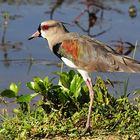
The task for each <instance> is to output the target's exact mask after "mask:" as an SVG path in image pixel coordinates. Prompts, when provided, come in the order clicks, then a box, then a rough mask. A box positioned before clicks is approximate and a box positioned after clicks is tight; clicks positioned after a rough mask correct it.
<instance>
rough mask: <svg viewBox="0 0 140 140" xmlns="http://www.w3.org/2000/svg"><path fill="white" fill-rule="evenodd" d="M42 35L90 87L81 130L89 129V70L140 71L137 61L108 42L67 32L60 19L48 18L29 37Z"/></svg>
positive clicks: (91, 94) (52, 48)
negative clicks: (85, 117)
mask: <svg viewBox="0 0 140 140" xmlns="http://www.w3.org/2000/svg"><path fill="white" fill-rule="evenodd" d="M36 37H43V38H45V39H46V40H47V41H48V45H49V48H50V50H51V51H52V52H53V53H54V54H55V55H56V56H58V58H60V59H61V60H62V61H63V62H64V63H65V64H66V65H67V66H69V67H71V68H74V69H76V70H77V71H78V72H79V73H80V74H81V75H82V77H83V79H84V80H85V82H86V85H87V87H88V89H89V97H90V105H89V111H88V116H87V123H86V127H85V131H84V133H86V132H87V131H89V130H90V117H91V112H92V104H93V100H94V91H93V85H92V81H91V78H90V76H89V73H91V72H94V71H95V72H129V73H134V72H140V62H138V61H136V60H134V59H131V58H129V57H126V56H122V55H119V54H117V53H116V52H115V51H114V50H113V49H112V48H111V47H109V46H108V45H106V44H104V43H102V42H100V41H98V40H96V39H95V38H90V37H89V36H85V35H80V34H79V33H75V32H69V31H68V30H67V29H66V28H65V26H64V25H63V23H62V22H59V21H56V20H48V21H44V22H42V23H40V24H39V27H38V29H37V31H36V32H35V33H34V34H33V35H32V36H31V37H30V38H29V40H31V39H33V38H36Z"/></svg>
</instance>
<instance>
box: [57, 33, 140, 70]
mask: <svg viewBox="0 0 140 140" xmlns="http://www.w3.org/2000/svg"><path fill="white" fill-rule="evenodd" d="M58 53H59V55H61V56H63V57H65V58H67V59H69V60H70V61H72V62H73V63H74V64H75V65H76V67H77V69H83V70H86V71H88V72H92V71H97V72H140V63H139V62H137V61H135V60H133V59H131V58H128V57H125V56H122V55H119V54H117V53H116V52H115V51H114V50H113V49H112V48H111V47H109V46H108V45H106V44H104V43H102V42H100V41H97V40H96V39H92V38H90V37H88V36H84V35H80V34H78V33H72V32H71V33H67V34H65V36H64V37H63V38H62V39H60V47H59V49H58Z"/></svg>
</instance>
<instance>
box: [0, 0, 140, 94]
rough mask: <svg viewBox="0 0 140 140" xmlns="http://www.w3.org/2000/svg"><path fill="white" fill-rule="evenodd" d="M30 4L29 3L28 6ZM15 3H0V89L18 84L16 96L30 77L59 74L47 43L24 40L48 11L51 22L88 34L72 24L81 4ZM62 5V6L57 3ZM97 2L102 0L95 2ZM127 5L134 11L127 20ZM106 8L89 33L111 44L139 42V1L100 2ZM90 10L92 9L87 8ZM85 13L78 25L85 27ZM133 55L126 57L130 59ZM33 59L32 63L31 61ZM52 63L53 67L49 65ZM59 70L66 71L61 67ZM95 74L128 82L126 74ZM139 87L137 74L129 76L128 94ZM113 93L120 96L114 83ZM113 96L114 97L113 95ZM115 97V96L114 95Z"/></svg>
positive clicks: (121, 90)
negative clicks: (115, 42) (63, 23)
mask: <svg viewBox="0 0 140 140" xmlns="http://www.w3.org/2000/svg"><path fill="white" fill-rule="evenodd" d="M29 2H30V3H29ZM29 2H27V1H26V0H25V1H21V2H20V1H19V3H15V2H13V3H12V2H11V4H8V2H7V1H6V2H4V3H2V2H1V3H0V13H1V17H0V40H1V43H2V37H3V36H4V39H5V40H4V43H5V45H4V46H3V45H2V44H1V45H0V81H1V82H0V90H3V89H4V88H7V87H9V84H10V83H11V82H15V83H19V82H20V83H21V91H20V94H24V93H26V92H28V93H29V91H28V90H27V89H26V87H25V83H26V82H28V81H31V80H32V78H33V77H34V76H40V77H42V78H43V77H45V76H49V77H50V78H52V77H55V75H54V74H52V73H53V72H56V71H60V67H58V66H57V64H58V63H60V61H59V60H58V58H57V57H56V56H54V54H52V53H51V52H50V50H49V49H48V46H47V42H46V41H45V40H44V39H35V40H32V41H28V40H27V39H28V37H29V36H30V35H31V34H32V33H33V32H35V31H36V29H37V28H38V25H39V23H40V22H41V21H44V20H47V19H50V17H51V14H50V11H53V10H52V9H55V11H54V12H53V19H57V20H61V21H64V22H66V23H69V24H67V25H66V26H67V28H68V29H69V30H70V31H74V32H79V33H81V34H88V33H87V32H84V31H83V30H81V28H79V27H78V26H77V25H76V24H75V23H74V22H73V21H74V19H75V18H76V16H78V15H79V14H80V13H81V12H82V11H84V9H86V5H85V4H82V3H81V1H80V0H78V1H70V0H66V1H63V0H57V2H60V3H59V4H60V5H57V6H56V5H55V4H56V3H55V2H56V1H55V0H53V1H51V0H48V1H43V0H40V1H29ZM61 2H62V4H61ZM98 2H101V3H102V1H98ZM131 5H135V6H136V8H137V10H138V11H137V16H136V17H135V18H131V17H130V16H129V14H128V9H129V7H130V6H131ZM104 6H105V7H106V8H111V9H112V10H106V9H105V10H103V16H101V14H102V13H101V10H100V11H99V12H98V13H97V17H99V19H98V20H97V22H96V25H95V26H94V28H91V31H90V33H91V34H92V35H93V34H94V35H96V34H98V33H100V32H102V31H105V30H107V31H106V32H105V33H104V34H102V35H100V36H97V37H96V38H97V39H99V40H101V41H103V42H105V43H108V44H111V41H112V40H122V41H127V42H131V43H133V44H135V42H138V44H139V42H140V27H139V23H140V8H139V7H140V2H138V1H137V0H135V1H134V0H133V1H132V0H129V1H128V0H127V1H123V2H122V1H117V0H115V1H109V0H106V1H104ZM91 10H92V9H91ZM7 12H8V15H10V17H9V18H10V19H9V20H8V24H7V25H6V29H5V35H4V21H5V20H4V18H3V17H2V15H3V13H7ZM87 21H88V14H87V13H85V14H84V15H83V16H81V19H80V25H81V26H82V27H85V28H88V22H87ZM132 54H133V53H131V54H130V56H132ZM135 58H136V59H137V60H140V49H139V48H137V51H136V54H135ZM32 60H35V61H32ZM53 64H56V65H53ZM63 70H69V68H67V67H64V69H63ZM97 75H100V76H102V77H103V79H107V78H109V79H110V80H112V81H124V80H127V79H128V76H129V74H122V73H118V74H115V73H112V74H109V73H106V74H105V73H94V74H93V75H92V77H93V79H95V77H96V76H97ZM139 88H140V75H139V74H131V76H130V81H129V89H128V91H129V92H131V91H132V92H133V91H135V90H136V89H139ZM110 90H112V91H113V92H114V94H115V91H117V92H118V93H120V94H121V92H123V87H122V85H120V84H117V85H116V86H115V88H114V89H112V88H110ZM115 95H116V94H115ZM116 96H119V95H116Z"/></svg>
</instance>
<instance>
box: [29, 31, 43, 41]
mask: <svg viewBox="0 0 140 140" xmlns="http://www.w3.org/2000/svg"><path fill="white" fill-rule="evenodd" d="M36 37H40V32H39V31H36V32H35V33H33V34H32V35H31V36H30V37H29V38H28V40H31V39H33V38H36Z"/></svg>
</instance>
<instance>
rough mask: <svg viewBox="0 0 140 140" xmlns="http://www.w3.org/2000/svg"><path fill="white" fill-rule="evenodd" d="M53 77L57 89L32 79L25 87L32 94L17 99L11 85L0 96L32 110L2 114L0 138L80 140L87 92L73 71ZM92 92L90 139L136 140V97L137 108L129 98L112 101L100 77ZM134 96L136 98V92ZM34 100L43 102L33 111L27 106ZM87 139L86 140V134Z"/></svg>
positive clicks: (139, 133)
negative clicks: (36, 97) (56, 78)
mask: <svg viewBox="0 0 140 140" xmlns="http://www.w3.org/2000/svg"><path fill="white" fill-rule="evenodd" d="M56 74H57V75H58V76H59V77H60V80H59V85H54V84H53V83H52V80H49V79H48V77H45V78H44V79H43V80H42V79H41V78H39V77H34V78H33V81H31V82H28V83H27V84H26V86H27V88H29V89H31V90H32V91H33V93H32V94H23V95H19V93H18V92H19V85H16V84H14V83H12V84H11V85H10V87H9V89H5V90H4V91H2V92H1V95H2V96H3V97H9V98H13V99H14V101H15V102H16V103H18V104H20V105H25V104H27V105H28V107H29V108H32V109H30V110H29V109H27V110H28V111H27V110H25V109H23V108H21V107H20V108H19V109H15V111H14V113H15V114H14V116H13V117H10V116H9V115H4V114H1V117H2V118H3V122H2V124H1V127H0V137H1V138H3V139H9V140H10V139H19V140H20V139H21V140H22V139H29V138H30V139H41V138H44V137H46V138H53V137H55V136H56V135H57V136H58V137H59V136H60V137H62V138H63V137H64V138H66V139H68V137H76V138H77V137H79V134H80V133H81V132H82V131H83V128H84V126H85V123H86V116H87V111H88V103H89V95H88V89H87V87H86V86H85V85H84V84H83V79H82V77H81V76H80V75H79V74H76V73H75V72H74V71H70V72H63V73H59V72H57V73H56ZM76 82H77V83H76ZM75 83H76V85H75ZM127 85H128V84H127ZM93 88H94V91H95V98H94V104H93V113H92V122H91V126H92V128H91V133H90V135H91V136H92V138H93V137H95V138H96V137H106V135H111V136H112V135H113V137H114V139H115V137H117V138H118V139H119V138H122V139H134V138H135V139H136V140H137V139H139V138H140V112H139V102H140V100H139V96H137V97H136V103H137V106H136V105H134V104H133V103H132V102H129V100H128V96H120V97H119V98H116V97H113V96H112V95H111V94H110V93H109V92H108V89H107V87H106V85H105V82H104V81H103V80H102V79H101V77H97V78H96V82H95V85H94V87H93ZM125 91H127V90H125ZM125 93H126V92H125ZM135 94H138V95H139V90H138V91H136V92H135ZM126 95H127V94H126ZM35 96H41V97H42V98H41V99H39V101H38V103H36V106H35V107H32V106H31V105H30V102H31V101H32V99H33V97H35ZM87 136H88V137H89V135H88V134H87Z"/></svg>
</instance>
